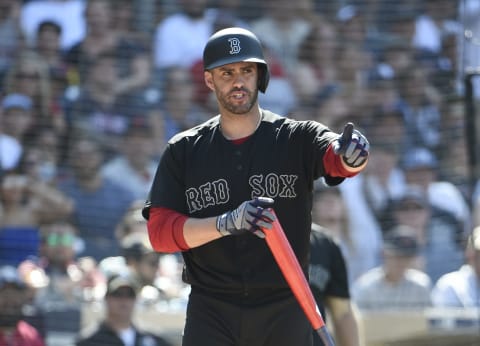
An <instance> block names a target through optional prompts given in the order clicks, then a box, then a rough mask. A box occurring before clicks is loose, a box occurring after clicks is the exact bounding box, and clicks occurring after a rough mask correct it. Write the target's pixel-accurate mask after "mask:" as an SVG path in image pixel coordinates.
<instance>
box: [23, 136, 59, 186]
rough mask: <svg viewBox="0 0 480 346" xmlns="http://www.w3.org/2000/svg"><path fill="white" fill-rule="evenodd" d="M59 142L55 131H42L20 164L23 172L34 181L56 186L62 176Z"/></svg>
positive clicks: (27, 149) (26, 149)
mask: <svg viewBox="0 0 480 346" xmlns="http://www.w3.org/2000/svg"><path fill="white" fill-rule="evenodd" d="M58 142H59V140H58V138H57V135H56V133H55V131H54V130H53V129H50V128H44V129H41V130H40V131H39V132H38V133H37V134H36V136H35V138H34V139H33V140H32V144H31V145H29V146H28V147H26V148H25V153H24V155H23V159H22V161H21V162H20V168H21V169H22V171H23V172H24V173H25V175H27V176H28V177H29V178H30V179H32V180H33V181H41V182H43V183H46V184H49V185H52V186H56V184H57V182H58V179H59V178H60V176H61V171H62V168H63V167H62V166H61V163H60V159H61V158H60V156H59V155H60V148H59V144H58Z"/></svg>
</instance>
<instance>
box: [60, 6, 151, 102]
mask: <svg viewBox="0 0 480 346" xmlns="http://www.w3.org/2000/svg"><path fill="white" fill-rule="evenodd" d="M114 4H116V2H113V1H111V0H89V1H88V2H87V7H86V9H85V12H84V15H85V21H86V25H87V32H86V35H85V37H84V38H83V39H82V40H81V41H80V42H78V43H77V44H75V45H74V46H73V47H71V48H70V49H69V50H68V51H67V52H66V56H65V59H66V62H67V64H68V65H69V67H70V68H71V69H72V70H73V71H75V73H76V74H77V75H78V84H83V83H85V81H86V79H87V75H88V74H89V69H90V65H91V64H92V62H93V61H94V60H96V58H97V57H99V56H101V55H102V54H104V53H106V52H111V53H112V56H114V57H115V59H116V60H115V65H114V67H115V69H116V74H117V76H118V80H117V81H116V83H115V84H114V85H112V89H113V90H112V91H113V93H114V94H115V95H117V96H120V95H126V94H130V95H135V94H138V93H142V92H143V91H144V89H145V87H146V86H147V84H148V82H149V79H150V57H149V55H148V51H147V49H146V47H144V46H143V45H142V43H141V42H140V41H134V40H132V38H131V37H125V36H123V35H122V33H121V32H117V31H115V29H114V22H113V21H114V20H115V12H114V7H113V6H114Z"/></svg>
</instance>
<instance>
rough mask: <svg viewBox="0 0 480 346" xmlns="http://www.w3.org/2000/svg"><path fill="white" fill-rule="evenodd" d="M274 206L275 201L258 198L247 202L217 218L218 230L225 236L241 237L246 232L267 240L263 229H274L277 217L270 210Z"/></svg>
mask: <svg viewBox="0 0 480 346" xmlns="http://www.w3.org/2000/svg"><path fill="white" fill-rule="evenodd" d="M272 206H273V199H271V198H268V197H257V198H254V199H253V200H251V201H245V202H243V203H242V204H240V206H239V207H238V208H237V209H234V210H231V211H227V212H226V213H224V214H222V215H220V216H218V217H217V230H218V231H219V232H220V233H221V234H222V235H223V236H228V235H239V234H244V233H246V232H250V233H253V234H255V235H256V236H257V237H260V238H265V233H263V232H262V228H267V229H270V228H272V223H273V222H274V221H275V220H276V218H275V215H274V214H273V213H272V212H271V211H270V210H269V209H268V208H270V207H272Z"/></svg>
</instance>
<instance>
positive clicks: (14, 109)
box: [1, 94, 33, 144]
mask: <svg viewBox="0 0 480 346" xmlns="http://www.w3.org/2000/svg"><path fill="white" fill-rule="evenodd" d="M1 121H2V124H1V127H2V129H3V132H4V133H5V134H6V135H9V136H11V137H13V138H15V139H16V140H17V141H18V142H20V143H22V144H28V142H29V140H30V139H31V138H28V135H29V130H30V128H31V126H32V123H33V114H32V99H31V98H30V97H28V96H26V95H23V94H8V95H6V96H5V97H4V99H3V101H2V119H1Z"/></svg>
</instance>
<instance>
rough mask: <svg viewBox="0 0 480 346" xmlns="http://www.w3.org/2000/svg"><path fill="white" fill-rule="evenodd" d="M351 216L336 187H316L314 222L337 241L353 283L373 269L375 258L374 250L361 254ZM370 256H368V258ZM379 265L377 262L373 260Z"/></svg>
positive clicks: (349, 277) (313, 209)
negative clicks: (355, 279)
mask: <svg viewBox="0 0 480 346" xmlns="http://www.w3.org/2000/svg"><path fill="white" fill-rule="evenodd" d="M348 218H349V215H348V212H347V209H346V206H345V202H344V200H343V197H342V195H341V193H340V190H339V189H338V188H336V187H328V188H327V187H325V186H321V185H320V184H319V186H316V187H315V192H314V195H313V208H312V220H313V222H314V223H315V224H317V225H320V226H321V227H323V228H324V230H323V231H324V233H328V235H329V236H330V237H332V238H334V239H335V241H336V242H338V246H339V247H340V249H341V251H342V256H343V258H344V259H345V263H346V268H347V272H348V279H349V281H352V280H353V279H354V278H356V277H358V276H359V275H360V274H362V273H363V272H365V271H366V270H367V269H370V268H371V267H373V264H371V263H370V261H372V260H373V259H372V258H371V257H373V256H375V251H372V249H369V250H365V251H363V252H361V251H360V250H359V244H357V243H356V242H355V239H354V235H353V234H352V232H351V229H350V224H349V219H348ZM366 254H368V256H366ZM373 263H375V264H376V263H377V260H373Z"/></svg>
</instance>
